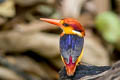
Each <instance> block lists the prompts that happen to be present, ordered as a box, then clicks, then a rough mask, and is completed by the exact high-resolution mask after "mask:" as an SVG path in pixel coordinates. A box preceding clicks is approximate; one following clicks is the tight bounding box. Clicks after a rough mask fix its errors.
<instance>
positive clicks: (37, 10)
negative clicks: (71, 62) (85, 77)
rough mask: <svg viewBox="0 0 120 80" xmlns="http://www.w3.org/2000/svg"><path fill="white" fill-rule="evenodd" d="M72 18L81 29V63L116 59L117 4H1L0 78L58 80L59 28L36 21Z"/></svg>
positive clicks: (72, 0)
mask: <svg viewBox="0 0 120 80" xmlns="http://www.w3.org/2000/svg"><path fill="white" fill-rule="evenodd" d="M42 17H44V18H55V19H62V18H66V17H73V18H76V19H77V20H79V22H80V23H81V24H82V25H83V26H84V28H85V30H86V36H85V45H84V56H83V59H82V61H83V62H85V63H88V64H93V65H97V66H108V65H112V64H113V63H114V62H116V61H118V60H119V59H120V0H0V80H58V78H59V74H58V72H59V71H60V69H61V68H62V67H63V63H62V61H61V57H60V51H59V34H60V33H61V32H62V31H61V30H60V28H58V27H56V26H54V25H51V24H48V23H45V22H42V21H40V20H39V18H42Z"/></svg>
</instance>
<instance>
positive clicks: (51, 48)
mask: <svg viewBox="0 0 120 80" xmlns="http://www.w3.org/2000/svg"><path fill="white" fill-rule="evenodd" d="M58 43H59V36H58V35H53V34H47V33H40V32H35V33H22V32H17V31H7V32H0V49H2V50H4V51H6V52H24V51H27V50H32V51H34V52H37V53H39V54H40V55H41V56H43V57H47V58H53V57H55V56H57V55H59V47H58V46H59V45H58ZM49 55H50V56H49Z"/></svg>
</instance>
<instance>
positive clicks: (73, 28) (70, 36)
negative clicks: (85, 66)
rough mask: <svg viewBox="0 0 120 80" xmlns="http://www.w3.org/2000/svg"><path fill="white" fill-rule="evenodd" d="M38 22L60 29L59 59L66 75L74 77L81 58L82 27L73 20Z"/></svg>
mask: <svg viewBox="0 0 120 80" xmlns="http://www.w3.org/2000/svg"><path fill="white" fill-rule="evenodd" d="M40 20H42V21H45V22H48V23H51V24H54V25H57V26H59V27H60V28H61V29H62V33H61V34H60V41H59V45H60V46H59V47H60V53H61V59H62V61H63V63H64V65H65V70H66V74H67V75H68V76H74V74H75V71H76V67H77V65H78V64H79V63H80V61H81V58H82V56H83V50H84V37H85V30H84V27H83V26H82V25H81V24H80V22H79V21H78V20H77V19H75V18H64V19H49V18H40Z"/></svg>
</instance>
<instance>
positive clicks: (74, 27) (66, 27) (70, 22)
mask: <svg viewBox="0 0 120 80" xmlns="http://www.w3.org/2000/svg"><path fill="white" fill-rule="evenodd" d="M40 20H43V21H46V22H48V23H51V24H55V25H57V26H59V27H60V28H61V29H62V30H63V34H77V35H79V36H80V37H84V36H85V31H84V28H83V27H82V26H81V24H80V23H79V22H78V21H77V20H76V19H73V18H64V19H61V20H56V19H47V18H40Z"/></svg>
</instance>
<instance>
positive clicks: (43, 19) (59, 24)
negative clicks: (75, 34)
mask: <svg viewBox="0 0 120 80" xmlns="http://www.w3.org/2000/svg"><path fill="white" fill-rule="evenodd" d="M40 20H42V21H45V22H48V23H51V24H55V25H57V26H59V27H62V24H61V23H60V22H61V20H57V19H47V18H40Z"/></svg>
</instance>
